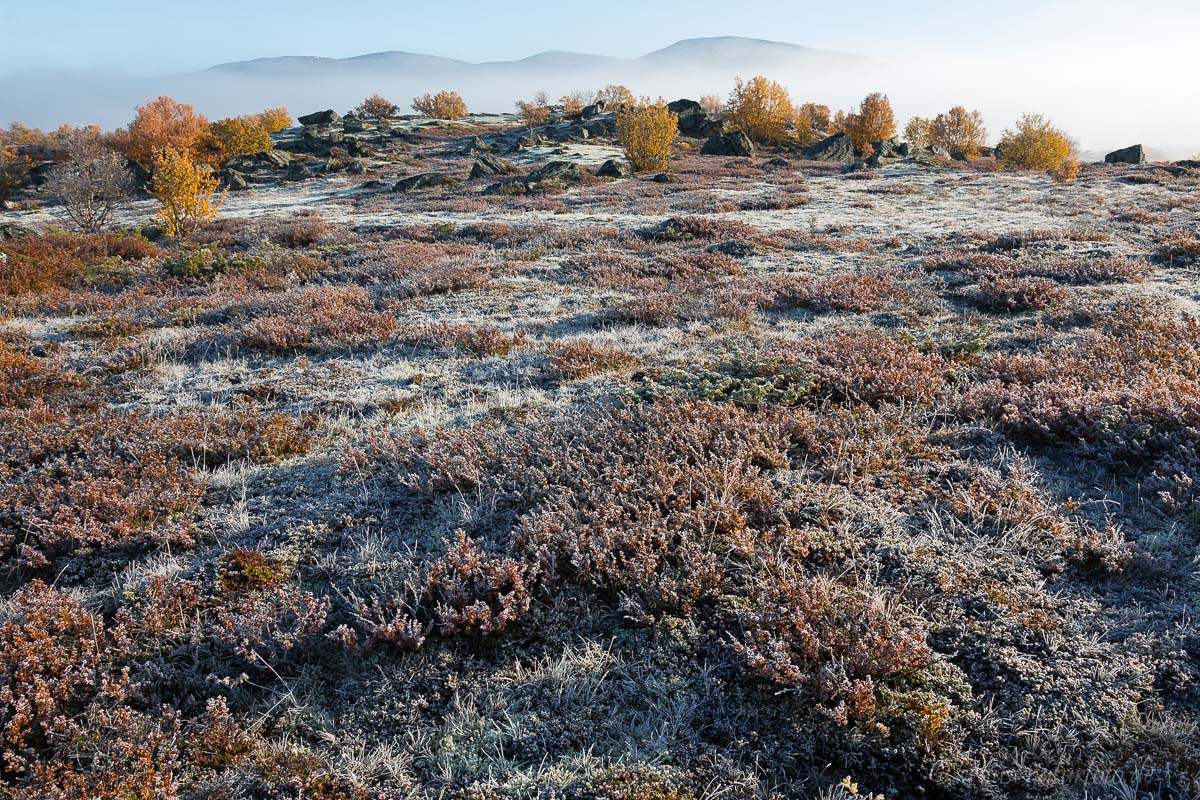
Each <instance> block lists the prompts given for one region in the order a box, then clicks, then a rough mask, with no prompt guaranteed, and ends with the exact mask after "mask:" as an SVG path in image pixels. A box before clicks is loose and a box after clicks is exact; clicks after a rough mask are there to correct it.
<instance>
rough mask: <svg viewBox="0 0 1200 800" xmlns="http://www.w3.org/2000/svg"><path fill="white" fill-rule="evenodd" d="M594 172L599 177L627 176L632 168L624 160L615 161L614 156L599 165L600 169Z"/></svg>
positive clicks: (631, 172)
mask: <svg viewBox="0 0 1200 800" xmlns="http://www.w3.org/2000/svg"><path fill="white" fill-rule="evenodd" d="M596 174H597V175H599V176H600V177H601V178H628V177H629V176H630V175H632V174H633V169H631V168H630V166H629V164H628V163H626V162H624V161H617V160H616V159H615V158H610V159H609V160H608V161H605V162H604V163H603V164H601V165H600V169H598V170H596Z"/></svg>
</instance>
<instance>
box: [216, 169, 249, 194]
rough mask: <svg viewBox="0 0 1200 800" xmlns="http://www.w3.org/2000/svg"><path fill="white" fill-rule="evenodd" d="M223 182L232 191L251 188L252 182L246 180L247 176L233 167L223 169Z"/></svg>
mask: <svg viewBox="0 0 1200 800" xmlns="http://www.w3.org/2000/svg"><path fill="white" fill-rule="evenodd" d="M221 183H223V184H225V186H226V187H228V188H229V190H230V191H231V192H240V191H242V190H244V189H249V188H250V182H249V181H248V180H246V176H245V175H243V174H242V173H240V172H238V171H237V170H233V169H224V170H221Z"/></svg>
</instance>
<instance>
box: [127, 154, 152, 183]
mask: <svg viewBox="0 0 1200 800" xmlns="http://www.w3.org/2000/svg"><path fill="white" fill-rule="evenodd" d="M125 169H127V170H129V172H130V174H132V175H133V183H134V185H135V186H137V187H138V188H139V189H141V188H142V187H144V186H146V184H148V183H150V180H151V179H152V178H153V177H154V173H153V172H152V171H151V170H150V168H149V167H147V166H146V165H145V164H143V163H142V162H140V161H133V160H132V159H131V160H129V161H126V162H125Z"/></svg>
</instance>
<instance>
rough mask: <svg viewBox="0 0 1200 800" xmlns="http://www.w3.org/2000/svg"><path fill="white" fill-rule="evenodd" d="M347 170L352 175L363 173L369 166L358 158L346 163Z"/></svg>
mask: <svg viewBox="0 0 1200 800" xmlns="http://www.w3.org/2000/svg"><path fill="white" fill-rule="evenodd" d="M346 171H347V172H349V173H350V174H351V175H362V174H363V173H365V172H366V171H367V166H366V164H364V163H363V162H361V161H359V160H358V159H357V158H356V159H354V160H353V161H351V162H350V163H349V164H347V165H346Z"/></svg>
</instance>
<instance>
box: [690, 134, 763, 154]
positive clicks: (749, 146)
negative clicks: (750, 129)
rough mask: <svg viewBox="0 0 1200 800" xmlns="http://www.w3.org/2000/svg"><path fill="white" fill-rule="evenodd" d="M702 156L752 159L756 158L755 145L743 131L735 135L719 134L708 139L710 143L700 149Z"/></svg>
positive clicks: (707, 142)
mask: <svg viewBox="0 0 1200 800" xmlns="http://www.w3.org/2000/svg"><path fill="white" fill-rule="evenodd" d="M700 154H701V155H705V156H742V157H744V158H752V157H753V156H754V143H753V142H751V141H750V137H749V136H747V135H746V134H745V133H743V132H742V131H734V132H733V133H726V134H721V133H717V134H713V135H712V136H710V137H708V141H706V142H705V143H704V147H702V148H700Z"/></svg>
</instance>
